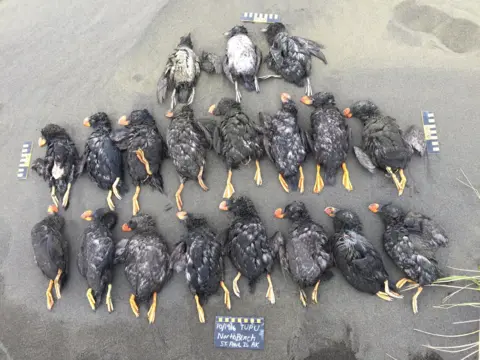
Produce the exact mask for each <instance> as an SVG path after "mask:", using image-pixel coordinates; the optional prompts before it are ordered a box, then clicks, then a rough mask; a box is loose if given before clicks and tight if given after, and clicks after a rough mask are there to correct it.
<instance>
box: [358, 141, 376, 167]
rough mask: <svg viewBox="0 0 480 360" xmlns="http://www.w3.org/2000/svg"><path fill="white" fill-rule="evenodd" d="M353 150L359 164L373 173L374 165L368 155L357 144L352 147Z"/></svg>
mask: <svg viewBox="0 0 480 360" xmlns="http://www.w3.org/2000/svg"><path fill="white" fill-rule="evenodd" d="M353 152H354V153H355V156H356V158H357V160H358V162H359V163H360V165H362V166H363V167H364V168H365V169H367V170H368V171H369V172H371V173H372V174H374V173H375V169H376V166H375V165H374V164H373V162H372V160H371V159H370V157H369V156H368V155H367V154H366V153H365V152H364V151H363V150H362V149H360V148H359V147H358V146H354V147H353Z"/></svg>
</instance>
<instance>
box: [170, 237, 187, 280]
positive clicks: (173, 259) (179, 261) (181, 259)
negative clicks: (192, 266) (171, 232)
mask: <svg viewBox="0 0 480 360" xmlns="http://www.w3.org/2000/svg"><path fill="white" fill-rule="evenodd" d="M186 266H187V244H186V243H185V241H180V242H178V243H177V244H176V245H175V248H174V249H173V251H172V254H171V255H170V269H171V270H175V271H176V272H177V273H179V272H181V271H184V270H185V267H186Z"/></svg>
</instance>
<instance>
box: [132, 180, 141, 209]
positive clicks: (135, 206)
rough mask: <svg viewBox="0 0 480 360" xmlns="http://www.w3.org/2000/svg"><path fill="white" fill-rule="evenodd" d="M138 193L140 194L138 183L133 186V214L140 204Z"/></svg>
mask: <svg viewBox="0 0 480 360" xmlns="http://www.w3.org/2000/svg"><path fill="white" fill-rule="evenodd" d="M138 195H140V185H137V187H136V188H135V194H134V195H133V198H132V202H133V215H134V216H135V215H137V213H138V212H139V211H140V204H139V203H138Z"/></svg>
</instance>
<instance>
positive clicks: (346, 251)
mask: <svg viewBox="0 0 480 360" xmlns="http://www.w3.org/2000/svg"><path fill="white" fill-rule="evenodd" d="M325 213H326V214H327V215H328V216H330V217H332V218H333V225H334V228H335V234H334V235H333V236H332V237H331V240H330V242H331V247H332V253H333V257H334V260H335V266H336V267H337V268H338V269H339V270H340V271H341V273H342V274H343V276H344V277H345V279H346V280H347V281H348V283H349V284H350V285H352V286H353V287H354V288H355V289H357V290H359V291H362V292H366V293H369V294H375V295H377V296H378V297H379V298H381V299H383V300H386V301H392V300H393V298H397V299H399V298H402V297H403V296H401V295H399V294H397V293H396V292H394V291H392V290H391V289H393V288H394V286H393V285H392V284H391V283H390V282H389V278H388V273H387V270H385V266H384V264H383V261H382V257H381V255H380V253H379V252H378V251H377V250H376V249H375V248H374V247H373V245H372V243H371V242H370V241H369V240H368V239H367V238H366V237H365V234H364V233H363V226H362V222H361V221H360V218H359V217H358V215H357V214H356V213H355V212H353V211H351V210H343V209H336V208H333V207H327V208H326V209H325Z"/></svg>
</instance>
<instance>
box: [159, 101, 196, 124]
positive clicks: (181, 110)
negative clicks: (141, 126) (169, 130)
mask: <svg viewBox="0 0 480 360" xmlns="http://www.w3.org/2000/svg"><path fill="white" fill-rule="evenodd" d="M165 116H166V117H167V118H169V119H172V120H173V119H175V118H177V117H179V116H183V117H185V116H187V117H191V118H193V109H192V108H191V107H190V105H187V104H178V105H177V106H175V108H174V109H173V110H168V111H167V112H166V113H165Z"/></svg>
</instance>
